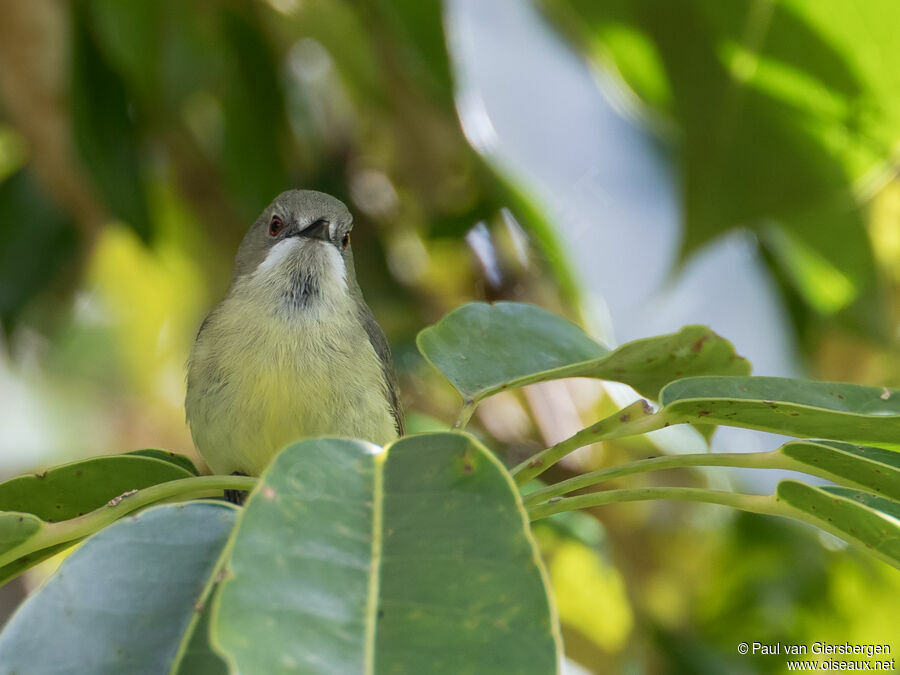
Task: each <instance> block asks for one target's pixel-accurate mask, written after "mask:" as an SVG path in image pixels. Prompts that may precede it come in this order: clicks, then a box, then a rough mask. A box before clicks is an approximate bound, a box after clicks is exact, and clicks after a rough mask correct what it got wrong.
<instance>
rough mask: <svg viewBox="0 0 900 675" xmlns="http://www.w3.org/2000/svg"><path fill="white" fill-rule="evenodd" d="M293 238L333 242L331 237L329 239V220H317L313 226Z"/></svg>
mask: <svg viewBox="0 0 900 675" xmlns="http://www.w3.org/2000/svg"><path fill="white" fill-rule="evenodd" d="M293 236H295V237H308V238H309V239H319V240H320V241H328V242H330V241H331V237H329V224H328V221H327V220H317V221H316V222H314V223H313V224H312V225H308V226H307V227H305V228H303V229H302V230H300V231H299V232H297V233H296V234H294V235H293Z"/></svg>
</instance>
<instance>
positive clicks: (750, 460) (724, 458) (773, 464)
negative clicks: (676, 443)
mask: <svg viewBox="0 0 900 675" xmlns="http://www.w3.org/2000/svg"><path fill="white" fill-rule="evenodd" d="M779 459H781V457H780V453H778V451H777V450H776V451H774V452H752V453H696V454H689V455H666V456H663V457H653V458H650V459H640V460H636V461H634V462H628V463H626V464H620V465H618V466H610V467H606V468H603V469H599V470H597V471H591V472H590V473H585V474H582V475H580V476H575V477H574V478H570V479H569V480H564V481H561V482H559V483H556V484H554V485H550V486H548V487H545V488H543V489H541V490H537V491H535V492H532V493H530V494H529V495H527V496H525V497H524V501H525V506H533V505H534V504H538V503H540V502H543V501H546V500H548V499H551V498H553V497H558V496H559V495H564V494H566V493H567V492H573V491H574V490H581V489H582V488H586V487H590V486H592V485H597V484H598V483H602V482H604V481H608V480H613V479H614V478H621V477H623V476H630V475H632V474H636V473H644V472H646V471H658V470H660V469H677V468H681V467H691V466H732V467H738V468H745V469H779V468H780V469H789V468H793V467H792V466H788V465H787V463H785V462H780V461H779Z"/></svg>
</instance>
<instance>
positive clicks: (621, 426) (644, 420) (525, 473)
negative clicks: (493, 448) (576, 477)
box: [512, 399, 666, 485]
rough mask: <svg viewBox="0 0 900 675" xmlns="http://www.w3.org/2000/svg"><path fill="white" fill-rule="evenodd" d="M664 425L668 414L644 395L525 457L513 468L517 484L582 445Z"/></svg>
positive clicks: (542, 470) (536, 474) (533, 476)
mask: <svg viewBox="0 0 900 675" xmlns="http://www.w3.org/2000/svg"><path fill="white" fill-rule="evenodd" d="M664 426H666V418H665V417H664V416H663V413H662V412H661V411H660V412H658V413H653V411H652V409H651V408H650V404H649V403H647V401H645V400H643V399H641V400H639V401H635V402H634V403H632V404H631V405H629V406H627V407H626V408H623V409H622V410H620V411H619V412H617V413H615V414H613V415H610V416H609V417H606V418H604V419H602V420H600V421H599V422H597V423H596V424H593V425H591V426H589V427H588V428H587V429H582V430H581V431H579V432H578V433H577V434H575V435H574V436H571V437H569V438H567V439H566V440H564V441H561V442H559V443H557V444H556V445H554V446H552V447H549V448H547V449H546V450H543V451H542V452H539V453H538V454H536V455H535V456H534V457H531V458H530V459H526V460H525V461H524V462H522V463H521V464H519V465H518V466H517V467H516V468H514V469H513V470H512V475H513V478H515V480H516V483H517V484H518V485H524V484H525V483H527V482H528V481H530V480H532V479H533V478H537V477H538V476H540V475H541V474H542V473H543V472H544V471H546V470H547V469H549V468H550V467H551V466H553V465H554V464H556V463H557V462H558V461H559V460H561V459H562V458H563V457H565V456H566V455H568V454H569V453H570V452H572V451H573V450H577V449H578V448H580V447H582V446H585V445H588V444H590V443H596V442H597V441H605V440H609V439H612V438H621V437H623V436H634V435H636V434H644V433H647V432H648V431H654V430H656V429H662V428H663V427H664Z"/></svg>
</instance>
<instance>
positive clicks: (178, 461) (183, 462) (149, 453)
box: [125, 448, 200, 476]
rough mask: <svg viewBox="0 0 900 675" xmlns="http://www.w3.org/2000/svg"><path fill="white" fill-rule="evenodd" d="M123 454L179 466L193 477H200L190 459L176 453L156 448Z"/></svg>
mask: <svg viewBox="0 0 900 675" xmlns="http://www.w3.org/2000/svg"><path fill="white" fill-rule="evenodd" d="M125 454H126V455H137V456H139V457H152V458H153V459H161V460H162V461H164V462H170V463H171V464H174V465H175V466H179V467H181V468H182V469H184V470H185V471H187V472H189V473H191V474H193V475H195V476H199V475H200V472H199V471H197V467H196V466H194V463H193V462H192V461H191V460H190V458H189V457H187V456H186V455H181V454H179V453H177V452H169V451H168V450H158V449H156V448H144V449H143V450H132V451H131V452H126V453H125Z"/></svg>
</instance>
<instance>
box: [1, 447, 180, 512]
mask: <svg viewBox="0 0 900 675" xmlns="http://www.w3.org/2000/svg"><path fill="white" fill-rule="evenodd" d="M192 475H193V474H192V473H191V472H189V471H188V470H187V469H186V468H185V467H184V466H182V465H181V464H180V463H173V462H172V461H169V460H161V459H155V458H152V457H142V456H136V455H107V456H103V457H94V458H93V459H86V460H83V461H80V462H73V463H71V464H64V465H62V466H58V467H55V468H53V469H50V470H48V471H45V472H43V473H39V474H28V475H25V476H18V477H16V478H12V479H10V480H8V481H6V482H4V483H0V511H23V512H26V513H33V514H34V515H36V516H37V517H38V518H41V519H42V520H44V521H46V522H48V523H54V522H59V521H61V520H68V519H69V518H75V517H76V516H80V515H83V514H85V513H87V512H88V511H93V510H94V509H96V508H98V507H100V506H103V505H104V504H105V503H107V502H108V501H109V500H110V499H112V498H113V497H117V496H119V495H121V494H122V493H124V492H128V491H129V490H140V489H141V488H145V487H148V486H150V485H156V484H157V483H164V482H166V481H170V480H177V479H179V478H189V477H190V476H192Z"/></svg>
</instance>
